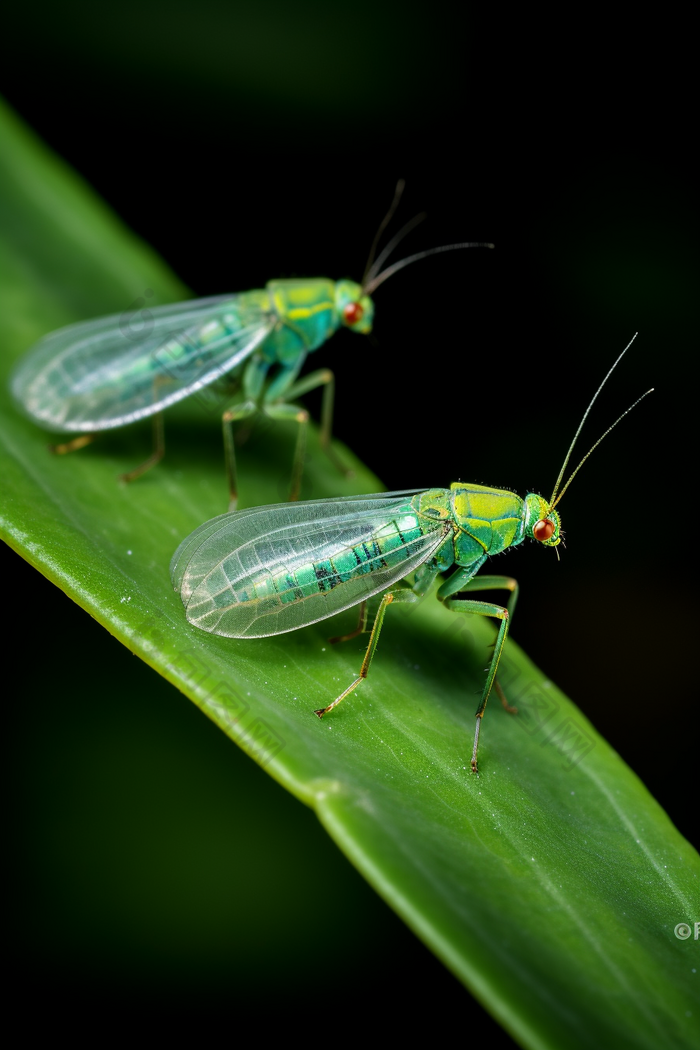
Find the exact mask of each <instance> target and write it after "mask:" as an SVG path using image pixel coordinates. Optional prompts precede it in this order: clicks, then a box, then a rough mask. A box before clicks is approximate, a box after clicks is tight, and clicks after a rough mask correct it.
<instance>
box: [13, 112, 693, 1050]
mask: <svg viewBox="0 0 700 1050" xmlns="http://www.w3.org/2000/svg"><path fill="white" fill-rule="evenodd" d="M0 124H2V131H3V135H4V138H5V141H6V142H8V143H9V148H8V149H6V151H5V154H4V156H3V165H4V166H3V167H2V168H0V217H1V218H2V222H1V223H0V230H2V234H1V235H0V277H1V283H0V297H1V301H0V339H1V340H2V349H3V356H2V390H1V391H0V400H1V402H2V408H3V415H2V430H1V433H0V441H1V442H2V467H3V478H4V486H3V509H2V520H1V521H0V529H1V530H2V535H3V537H4V538H5V539H6V540H7V542H8V543H9V544H10V545H11V546H12V547H14V549H15V550H17V551H18V552H19V553H20V554H21V555H22V556H23V557H24V558H26V559H27V560H28V561H30V562H31V563H32V564H33V565H35V566H36V567H37V568H38V569H39V571H41V572H42V573H44V575H46V576H48V577H49V578H50V579H51V580H52V581H53V582H54V583H56V584H57V586H59V587H61V588H62V589H63V590H64V591H65V592H66V593H67V594H68V595H70V597H71V598H73V599H74V600H75V601H76V602H78V604H80V605H81V606H82V607H83V608H84V609H86V610H87V611H88V612H89V613H90V614H91V615H92V616H94V617H95V618H96V619H97V620H98V621H99V622H100V623H102V624H103V625H104V626H105V627H106V628H107V630H109V631H110V632H111V633H112V634H113V635H115V637H117V638H118V639H119V640H120V641H122V642H123V643H124V644H125V645H127V646H128V647H129V648H130V649H131V650H132V651H133V652H135V653H137V654H138V655H139V656H140V657H141V658H142V659H143V660H145V661H146V662H147V663H148V664H149V665H150V666H152V667H153V668H155V669H156V670H157V671H158V672H159V673H160V674H161V675H163V676H164V677H165V678H167V679H168V680H169V681H171V682H172V683H173V684H174V685H175V686H176V687H177V688H179V689H180V690H182V691H183V692H184V693H185V694H186V695H187V696H189V697H190V698H191V699H192V700H193V701H194V702H195V703H196V704H198V705H199V706H200V707H201V709H202V710H203V711H204V712H205V713H206V714H207V715H208V717H209V718H211V719H212V720H213V721H214V722H215V723H216V724H217V725H219V726H220V727H221V728H222V730H223V731H224V732H226V733H227V734H228V735H229V736H230V737H231V738H232V739H233V740H235V741H236V743H237V744H239V746H241V747H242V748H243V749H244V750H245V751H246V752H247V753H248V754H250V755H251V756H252V757H254V758H255V760H256V761H257V762H259V763H260V764H261V765H262V766H263V767H264V768H265V769H266V770H267V772H268V773H270V774H271V775H272V776H273V777H275V778H276V779H277V780H278V781H279V782H280V783H281V784H282V785H283V786H284V787H285V788H287V789H288V790H289V791H291V792H292V793H293V794H295V795H296V796H297V797H298V798H299V799H300V800H301V801H303V802H304V803H306V804H307V805H310V806H312V807H313V808H314V809H315V811H316V813H317V814H318V816H319V818H320V820H321V821H322V823H323V825H324V826H325V827H326V828H327V830H328V831H329V833H330V834H331V835H332V837H333V838H334V839H335V841H336V842H337V843H338V845H339V846H340V847H341V849H343V851H344V852H345V853H346V855H347V856H348V857H349V858H350V859H351V861H352V862H353V863H354V864H355V865H356V866H357V867H358V868H359V870H360V871H362V872H363V874H364V875H365V877H366V878H367V879H368V881H369V882H370V883H371V884H372V885H373V886H374V887H375V888H376V889H377V891H378V892H379V893H380V894H381V895H382V896H383V897H384V898H385V899H386V900H387V901H388V902H389V903H390V904H391V906H392V907H393V908H394V909H395V910H396V911H397V912H398V913H399V914H400V915H401V916H402V917H403V918H404V920H405V921H406V922H407V923H408V924H409V926H410V927H411V928H412V929H413V930H414V931H415V932H416V933H417V934H418V936H420V937H421V938H422V939H423V940H424V941H425V942H426V943H427V944H429V945H430V947H431V948H432V949H433V950H434V951H435V952H436V954H437V955H438V956H439V957H440V958H441V959H442V960H443V961H444V962H445V963H446V965H447V966H449V967H450V969H451V970H453V972H454V973H456V974H457V975H458V976H459V977H460V979H461V980H463V981H464V983H465V984H466V985H467V986H468V987H469V988H470V989H471V990H472V992H473V993H474V994H475V995H476V996H477V997H478V998H479V999H480V1000H481V1001H482V1002H483V1003H484V1005H485V1006H486V1007H487V1008H488V1009H489V1010H490V1011H491V1012H492V1013H493V1014H494V1015H495V1016H496V1017H497V1018H498V1019H499V1020H500V1021H501V1023H502V1024H503V1025H504V1026H505V1027H506V1028H507V1029H508V1030H509V1031H510V1032H511V1033H512V1034H513V1035H514V1037H515V1038H516V1039H517V1040H518V1041H519V1042H521V1044H522V1045H524V1046H527V1047H560V1046H562V1045H566V1046H568V1047H588V1046H590V1047H594V1046H595V1047H599V1046H601V1045H603V1046H608V1045H609V1046H616V1047H625V1046H630V1047H633V1046H634V1047H646V1046H649V1047H652V1046H653V1047H658V1046H659V1045H663V1046H665V1047H666V1046H668V1047H679V1048H682V1047H690V1046H692V1045H694V1041H695V1039H696V1038H697V1031H698V1028H697V1024H698V1012H699V1011H698V1008H697V974H693V972H692V971H693V967H695V969H697V957H698V956H697V951H698V942H697V941H695V940H694V939H693V938H692V937H691V938H689V939H687V940H685V941H683V940H680V939H679V938H678V937H677V936H676V935H675V934H674V928H675V927H676V926H677V924H678V923H680V922H687V923H691V924H692V923H693V922H694V921H695V920H696V919H697V918H698V917H699V916H698V914H697V909H698V899H699V897H700V894H699V893H698V887H699V883H698V878H699V875H700V864H699V862H698V857H697V854H696V853H695V851H694V850H692V848H691V847H690V846H689V845H688V843H687V842H685V840H684V839H683V838H682V837H681V836H680V835H679V834H678V833H677V831H676V830H675V828H674V827H673V825H672V824H671V822H670V821H669V819H668V817H667V816H666V815H665V814H664V813H663V811H662V810H661V809H660V807H659V806H658V805H657V804H656V803H655V802H654V800H653V799H652V798H651V796H650V795H649V794H648V792H647V791H646V789H645V788H644V786H643V785H642V784H641V782H640V781H639V779H638V778H637V777H636V776H635V775H634V774H633V773H632V772H631V771H630V770H629V769H628V768H627V767H626V766H625V765H624V763H623V762H622V761H621V760H620V759H619V757H618V756H617V755H616V754H615V753H614V751H613V750H612V749H611V748H610V747H609V746H608V745H607V744H606V743H605V741H604V740H603V739H602V738H601V737H600V736H599V734H598V733H597V732H596V730H595V729H594V728H593V727H592V726H591V725H590V724H589V723H588V722H587V720H586V719H585V718H584V716H583V715H582V714H581V713H580V711H578V709H577V708H576V707H575V706H574V705H573V704H571V703H570V701H568V700H567V699H566V698H565V697H564V696H563V695H562V694H561V692H560V691H559V690H558V689H557V688H556V686H554V685H553V683H551V682H549V681H548V680H547V679H546V677H545V676H544V675H543V674H542V673H541V672H540V671H539V670H538V669H537V668H535V667H534V666H533V665H532V664H531V662H530V661H529V660H528V659H527V657H526V656H525V655H524V654H523V653H522V652H521V651H520V650H519V649H518V647H517V645H516V644H515V643H514V642H512V641H509V643H508V646H507V650H506V655H505V657H504V665H503V669H502V679H503V684H504V687H505V689H506V692H507V695H508V698H509V700H510V702H511V703H514V704H516V705H517V706H518V707H519V713H518V715H517V716H511V715H508V714H507V713H506V712H505V711H503V710H502V708H501V707H500V706H499V705H498V703H494V701H493V700H492V702H491V704H490V706H489V709H488V711H487V713H486V718H485V721H484V724H483V735H482V741H483V748H482V751H481V771H480V776H479V777H474V776H472V775H471V774H470V772H469V758H470V752H471V742H472V739H473V731H474V717H473V709H474V708H475V706H476V702H477V695H478V693H479V691H480V688H481V685H482V684H483V668H484V667H485V665H486V661H487V658H488V652H489V650H488V646H489V644H490V643H491V642H492V640H493V629H492V627H491V626H489V625H488V624H486V623H484V622H482V621H476V622H472V620H471V619H467V618H466V617H465V618H462V617H458V616H455V615H454V614H450V613H449V612H448V611H447V610H445V609H444V608H442V607H441V606H439V605H438V603H437V602H436V601H435V599H434V597H433V596H428V597H427V598H426V599H425V600H423V601H422V602H420V603H419V604H418V605H417V606H415V607H412V606H409V607H398V608H396V609H395V610H394V609H391V610H390V611H389V614H388V616H387V625H386V628H385V632H384V634H383V637H382V644H381V646H380V648H379V652H378V655H377V657H376V659H375V661H374V663H373V665H372V673H371V675H370V677H369V678H368V680H367V681H366V682H365V683H363V684H362V686H361V687H360V688H359V689H358V690H357V692H356V694H354V695H353V696H352V698H350V699H349V700H348V701H346V702H345V703H344V704H343V705H342V706H341V707H339V708H338V709H337V710H336V711H334V712H333V713H332V715H330V716H328V717H327V718H325V719H324V720H323V721H319V720H318V719H317V718H315V716H314V715H313V710H314V708H316V707H319V706H321V705H322V704H324V703H327V702H328V701H329V700H330V699H333V697H334V696H335V695H337V694H338V693H339V692H341V691H342V689H344V688H345V687H346V686H347V685H348V684H349V683H350V681H352V679H353V678H354V677H355V675H356V674H357V670H358V668H359V665H360V662H361V659H362V649H363V643H362V639H356V640H354V641H351V642H349V643H346V644H344V645H340V646H331V645H329V644H328V642H327V636H328V634H330V633H332V632H333V631H335V630H336V629H343V628H344V626H345V625H347V626H348V627H349V626H351V624H352V619H353V615H352V613H348V614H344V618H343V619H342V621H338V623H339V624H341V625H342V626H341V627H339V628H336V622H335V621H334V622H333V624H332V625H329V624H326V623H321V624H317V625H315V626H313V627H310V628H307V629H305V630H304V631H300V632H295V633H292V634H288V635H284V636H279V637H277V638H270V639H257V640H249V641H245V640H240V641H237V640H230V639H223V638H218V637H215V636H210V635H207V634H205V633H203V632H201V631H198V630H197V629H196V628H193V627H191V626H190V625H189V624H187V622H186V619H185V615H184V610H183V607H182V603H181V601H180V599H179V596H178V595H177V594H176V593H175V592H174V591H173V590H172V588H171V585H170V581H169V575H168V565H169V561H170V557H171V555H172V553H173V551H174V550H175V548H176V547H177V545H178V543H179V542H180V541H181V539H182V538H183V537H184V536H186V535H187V534H188V533H189V532H190V531H191V530H192V529H193V528H195V527H196V526H197V525H199V524H201V523H202V522H203V521H204V520H206V519H207V518H209V517H212V516H214V515H215V514H218V513H220V512H221V511H222V510H224V509H225V502H226V492H225V478H224V472H223V462H222V452H221V438H220V427H219V424H218V421H217V418H216V414H215V413H213V412H211V411H207V410H206V408H204V407H202V406H201V405H200V406H197V405H193V404H191V403H188V404H183V405H182V406H179V407H177V408H175V409H173V410H172V411H171V412H169V413H168V415H167V419H166V434H167V443H168V451H167V455H166V458H165V460H164V462H163V463H162V464H161V465H159V467H158V468H157V469H156V470H154V471H152V472H151V473H150V474H148V475H147V476H145V477H144V478H142V479H140V480H139V481H137V482H136V483H134V484H132V485H129V486H126V485H123V484H120V483H118V482H117V481H116V477H117V475H118V474H119V473H120V472H121V471H123V470H125V469H128V468H129V467H130V466H132V465H133V464H135V463H137V462H139V460H140V459H141V458H143V456H144V454H145V453H146V452H147V450H148V445H149V440H150V433H149V429H148V427H147V426H146V427H135V428H128V429H126V430H124V431H116V432H114V433H113V434H110V435H107V436H105V437H103V438H102V439H101V440H100V441H98V442H97V443H96V444H95V445H94V446H91V447H89V448H87V449H85V450H83V451H81V452H80V453H76V454H73V455H69V456H64V457H55V456H52V455H51V454H50V453H49V452H48V450H47V444H48V441H49V440H50V439H49V437H48V436H47V434H45V433H44V432H42V431H40V430H38V429H37V428H36V427H34V426H33V425H32V424H31V423H30V422H29V421H27V420H25V419H23V418H22V417H21V416H20V415H19V414H18V413H17V412H16V410H15V408H14V406H13V405H12V403H11V401H10V398H9V394H8V391H7V376H8V374H9V371H10V368H11V365H12V363H13V361H14V360H16V359H17V357H18V356H19V354H21V353H22V352H23V351H24V350H25V349H27V347H28V346H29V345H30V344H31V343H32V342H33V341H34V340H35V339H36V338H38V337H39V336H40V335H41V334H43V333H44V332H45V331H48V330H50V329H51V328H53V327H56V326H57V325H60V324H63V323H68V322H70V321H74V320H79V319H81V318H83V317H88V316H97V315H99V314H102V313H108V312H115V311H119V310H122V309H128V308H129V307H130V305H131V303H132V302H133V300H134V299H135V298H136V297H137V296H139V295H142V294H143V292H144V290H145V289H146V288H150V289H153V291H154V292H155V294H156V298H157V300H158V301H169V300H171V299H176V298H180V297H183V296H184V295H185V294H186V292H185V290H184V289H183V288H182V286H181V285H180V284H179V282H178V281H177V280H176V279H175V278H174V277H172V275H170V274H169V273H168V271H167V268H166V267H165V266H164V265H163V264H162V263H161V262H160V260H158V259H157V258H156V257H155V256H154V255H153V253H152V252H151V251H150V250H149V249H147V248H145V247H144V246H143V245H141V244H140V243H139V242H138V241H137V239H136V238H134V237H133V235H131V234H129V233H128V231H125V230H124V229H123V228H122V227H121V226H120V224H119V223H118V222H117V220H115V219H114V218H113V217H112V216H111V214H110V213H109V212H108V210H107V209H106V208H105V207H104V205H102V204H101V203H100V202H99V201H96V200H95V198H94V197H93V195H92V194H91V192H90V191H89V190H88V189H87V187H85V186H84V185H82V184H81V183H80V181H79V180H78V179H77V178H76V177H75V176H73V175H72V173H70V172H68V171H67V170H66V169H65V168H64V166H63V165H62V164H61V163H60V162H59V161H57V160H56V159H55V158H53V157H52V156H51V155H50V154H48V152H47V151H46V150H44V148H43V147H41V146H40V145H39V144H38V143H36V142H35V141H34V140H33V138H32V137H31V136H30V135H29V134H28V133H27V132H26V131H25V130H24V129H23V128H22V127H21V125H19V123H18V122H17V121H16V119H15V118H14V117H13V116H12V115H11V114H9V113H8V112H7V111H6V110H4V109H3V110H0ZM270 276H274V275H270ZM329 352H330V349H329ZM292 437H293V433H292V432H290V431H289V430H287V429H285V427H283V426H281V425H279V426H275V427H274V428H270V429H268V430H265V429H264V428H260V430H259V432H258V433H254V434H253V436H252V437H251V440H250V442H249V443H248V445H247V446H246V447H245V448H244V449H243V450H242V452H241V488H242V491H243V492H244V493H246V494H247V497H246V502H247V504H248V505H252V504H255V503H260V504H264V503H270V502H277V501H279V500H280V499H281V498H283V494H284V489H285V486H286V483H287V480H288V476H289V470H290V466H291V456H292ZM310 446H311V447H310V459H309V465H308V470H307V472H306V475H305V482H304V484H305V491H304V493H303V495H304V497H305V498H316V497H323V496H331V495H351V494H353V493H362V492H371V491H377V490H378V489H379V488H380V487H381V486H380V484H379V482H378V481H377V479H376V478H375V477H374V476H373V475H372V474H371V473H370V472H369V471H368V470H367V469H366V468H365V467H363V466H362V464H360V463H359V462H357V461H356V460H355V459H354V458H353V457H352V454H351V453H350V452H349V451H348V450H347V449H340V455H342V456H343V457H344V458H345V459H346V460H347V462H349V463H351V464H352V465H353V467H354V469H355V477H354V478H353V479H352V480H345V479H340V478H339V477H338V476H337V474H336V473H335V471H334V469H333V468H332V467H331V466H330V465H329V464H328V463H327V461H326V460H325V458H324V457H323V456H322V454H321V453H320V450H319V448H318V440H317V436H316V435H312V438H311V442H310ZM448 480H449V479H440V478H436V479H435V482H436V483H442V482H445V481H448ZM24 629H26V626H25V628H24ZM30 629H31V625H30ZM516 634H517V620H516ZM650 760H651V756H650ZM309 892H310V893H314V894H315V895H316V896H317V897H318V898H319V906H324V905H326V906H333V907H342V900H336V899H334V898H333V887H309Z"/></svg>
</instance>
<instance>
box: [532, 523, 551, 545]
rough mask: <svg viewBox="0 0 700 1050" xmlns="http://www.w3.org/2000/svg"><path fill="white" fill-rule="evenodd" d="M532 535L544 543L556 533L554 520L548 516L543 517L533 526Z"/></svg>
mask: <svg viewBox="0 0 700 1050" xmlns="http://www.w3.org/2000/svg"><path fill="white" fill-rule="evenodd" d="M532 535H533V536H534V537H535V539H536V540H539V541H540V543H544V542H545V540H551V538H552V536H553V535H554V522H553V521H549V519H548V518H542V519H541V520H540V521H538V522H537V524H536V525H535V527H534V528H533V530H532Z"/></svg>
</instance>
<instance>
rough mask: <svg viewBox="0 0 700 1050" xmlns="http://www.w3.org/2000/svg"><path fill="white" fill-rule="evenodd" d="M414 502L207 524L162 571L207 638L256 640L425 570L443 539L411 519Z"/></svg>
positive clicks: (345, 502) (277, 510)
mask: <svg viewBox="0 0 700 1050" xmlns="http://www.w3.org/2000/svg"><path fill="white" fill-rule="evenodd" d="M414 494H415V492H414V491H411V492H408V493H405V494H397V493H378V494H377V495H374V496H361V497H351V498H349V499H333V500H311V501H309V502H306V503H280V504H276V505H275V506H273V507H256V508H254V509H252V510H247V511H241V512H239V513H234V514H222V515H220V516H219V517H218V518H213V519H212V520H211V521H208V522H206V523H205V524H204V525H201V526H200V527H199V528H198V529H196V530H195V531H194V532H193V533H192V534H191V536H188V537H187V539H186V540H184V542H183V543H181V544H180V547H179V548H178V550H177V551H176V552H175V554H174V556H173V559H172V562H171V565H170V571H171V576H172V580H173V585H174V586H175V588H176V589H179V590H180V593H181V596H182V600H183V603H184V605H185V609H186V612H187V619H188V620H189V621H190V623H193V624H195V625H196V626H197V627H201V628H202V630H205V631H210V632H212V633H214V634H221V635H225V636H226V637H231V638H261V637H264V636H266V635H273V634H284V633H285V632H286V631H293V630H296V629H297V628H298V627H305V626H307V625H308V624H311V623H316V621H318V620H323V619H326V617H328V616H333V615H334V614H335V613H338V612H341V611H342V610H343V609H348V608H350V607H351V606H353V605H357V604H358V603H359V602H361V601H363V600H364V599H365V598H369V597H371V596H372V595H373V594H378V593H380V592H381V591H384V590H386V589H387V588H388V587H391V585H392V584H394V583H396V582H397V581H398V580H400V579H402V578H403V577H404V576H407V575H408V574H409V573H410V572H412V571H413V570H414V569H416V568H417V567H418V566H419V565H421V564H422V563H423V562H424V561H427V560H428V558H430V557H431V556H432V555H433V554H434V553H435V551H436V550H437V548H438V547H439V546H440V544H441V543H442V542H443V541H444V539H445V537H446V534H447V531H448V530H449V525H446V524H445V523H444V522H440V521H430V520H427V519H425V518H422V519H419V518H418V516H417V514H416V512H415V510H414V509H413V506H412V504H411V499H410V497H411V495H414Z"/></svg>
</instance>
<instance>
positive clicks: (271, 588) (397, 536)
mask: <svg viewBox="0 0 700 1050" xmlns="http://www.w3.org/2000/svg"><path fill="white" fill-rule="evenodd" d="M422 535H423V531H422V529H421V526H420V523H419V520H418V517H417V516H416V514H415V513H414V512H413V510H412V508H411V506H410V504H406V506H405V508H404V507H402V508H400V510H399V513H398V514H397V515H396V516H395V517H394V518H392V519H391V520H390V521H388V522H387V523H386V525H384V526H383V527H382V528H380V529H377V530H373V531H371V532H369V533H368V535H367V537H366V538H365V539H364V540H362V541H361V542H359V543H354V544H352V545H349V546H347V547H343V548H341V549H339V550H338V551H337V552H334V553H332V554H329V555H328V556H327V557H322V558H319V559H318V560H313V561H307V562H304V563H302V564H300V565H294V566H291V565H287V566H278V567H276V568H275V569H271V570H268V571H266V572H263V573H260V575H259V576H255V577H252V578H250V579H249V580H247V581H245V584H244V586H243V587H240V585H239V586H238V587H236V588H235V589H236V597H237V598H238V600H239V601H240V602H245V601H254V600H256V599H261V598H268V597H272V596H277V597H278V598H279V600H280V601H281V602H296V601H300V600H302V599H304V598H310V597H311V596H312V595H316V594H323V593H325V592H326V591H331V590H333V589H334V588H335V587H338V586H340V585H341V584H343V583H346V582H347V581H348V580H353V579H356V578H357V577H358V576H363V575H365V574H367V573H371V572H376V571H378V570H380V569H386V568H390V567H391V566H394V565H399V564H400V563H401V562H402V561H404V560H405V558H406V553H405V549H406V545H407V544H409V543H410V542H411V541H414V540H418V539H420V537H421V536H422Z"/></svg>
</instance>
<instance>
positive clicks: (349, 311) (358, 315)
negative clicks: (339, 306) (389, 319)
mask: <svg viewBox="0 0 700 1050" xmlns="http://www.w3.org/2000/svg"><path fill="white" fill-rule="evenodd" d="M364 312H365V311H364V310H363V309H362V307H361V306H360V304H359V303H348V305H347V306H346V307H345V308H344V310H343V317H344V318H345V323H346V324H357V322H358V321H361V320H362V315H363V314H364Z"/></svg>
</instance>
